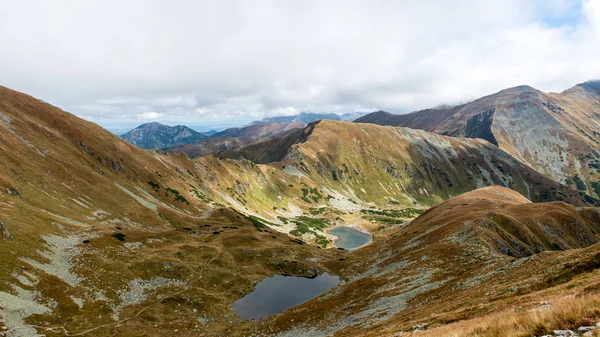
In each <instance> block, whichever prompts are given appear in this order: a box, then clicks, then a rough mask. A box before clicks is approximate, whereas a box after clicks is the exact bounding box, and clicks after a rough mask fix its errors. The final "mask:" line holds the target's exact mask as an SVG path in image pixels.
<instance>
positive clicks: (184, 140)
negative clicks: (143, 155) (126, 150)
mask: <svg viewBox="0 0 600 337" xmlns="http://www.w3.org/2000/svg"><path fill="white" fill-rule="evenodd" d="M121 138H123V139H125V140H126V141H128V142H129V143H131V144H133V145H136V146H139V147H141V148H144V149H164V148H170V147H173V146H177V145H184V144H189V143H194V142H197V141H201V140H202V139H205V138H207V136H206V135H204V134H202V133H200V132H197V131H195V130H193V129H191V128H189V127H187V126H185V125H175V126H168V125H164V124H160V123H158V122H151V123H144V124H141V125H139V126H138V127H136V128H135V129H133V130H131V131H129V132H126V133H124V134H123V135H121Z"/></svg>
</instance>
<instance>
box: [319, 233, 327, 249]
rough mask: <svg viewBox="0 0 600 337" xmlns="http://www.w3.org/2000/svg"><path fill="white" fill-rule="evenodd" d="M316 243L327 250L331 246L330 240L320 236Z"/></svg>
mask: <svg viewBox="0 0 600 337" xmlns="http://www.w3.org/2000/svg"><path fill="white" fill-rule="evenodd" d="M316 243H317V244H318V245H319V246H321V248H327V245H328V244H329V240H328V239H327V238H326V237H324V236H322V235H318V236H317V241H316Z"/></svg>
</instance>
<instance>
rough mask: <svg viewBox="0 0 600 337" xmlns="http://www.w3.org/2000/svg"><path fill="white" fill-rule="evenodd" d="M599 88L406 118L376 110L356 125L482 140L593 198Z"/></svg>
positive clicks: (513, 94) (503, 98) (521, 96)
mask: <svg viewBox="0 0 600 337" xmlns="http://www.w3.org/2000/svg"><path fill="white" fill-rule="evenodd" d="M599 87H600V81H589V82H585V83H582V84H579V85H576V86H575V87H573V88H571V89H568V90H565V91H564V92H562V93H544V92H541V91H539V90H536V89H534V88H531V87H529V86H519V87H515V88H510V89H506V90H502V91H500V92H498V93H495V94H492V95H489V96H486V97H482V98H480V99H477V100H475V101H473V102H470V103H467V104H464V105H459V106H455V107H448V108H440V109H428V110H423V111H417V112H413V113H410V114H405V115H392V114H389V113H386V112H383V111H379V112H375V113H372V114H370V115H367V116H364V117H362V118H359V119H357V120H356V122H360V123H374V124H378V125H393V126H406V127H410V128H416V129H422V130H426V131H430V132H435V133H439V134H443V135H450V136H456V137H469V138H482V139H485V140H487V141H489V142H490V143H492V144H495V145H497V146H499V147H500V148H501V149H502V150H504V151H506V152H508V153H510V154H511V155H513V156H514V157H515V158H517V159H519V160H520V161H522V162H524V163H526V164H528V165H530V166H531V167H533V168H534V169H536V170H537V171H539V172H541V173H543V174H545V175H546V176H547V177H549V178H552V179H554V180H556V181H558V182H560V183H563V184H568V185H570V186H572V187H573V188H576V189H578V190H580V191H582V192H584V193H586V194H588V195H590V196H594V197H598V196H600V194H599V193H600V185H599V184H598V178H597V176H598V174H599V173H600V172H599V171H598V166H600V154H599V153H600V152H599V151H600V133H599V132H598V130H600V90H599V89H598V88H599ZM534 130H535V132H534Z"/></svg>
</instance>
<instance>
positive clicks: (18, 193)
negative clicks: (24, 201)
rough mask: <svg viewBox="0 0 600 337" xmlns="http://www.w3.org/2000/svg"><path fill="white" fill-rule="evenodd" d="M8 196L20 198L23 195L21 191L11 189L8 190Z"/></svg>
mask: <svg viewBox="0 0 600 337" xmlns="http://www.w3.org/2000/svg"><path fill="white" fill-rule="evenodd" d="M7 191H8V194H10V195H12V196H13V197H20V196H21V193H20V192H19V190H17V188H16V187H9V188H8V189H7Z"/></svg>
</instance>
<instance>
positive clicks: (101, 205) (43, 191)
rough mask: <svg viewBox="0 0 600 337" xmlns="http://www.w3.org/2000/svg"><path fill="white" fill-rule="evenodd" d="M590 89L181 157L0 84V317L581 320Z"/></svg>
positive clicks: (286, 321)
mask: <svg viewBox="0 0 600 337" xmlns="http://www.w3.org/2000/svg"><path fill="white" fill-rule="evenodd" d="M597 88H598V87H597V82H586V83H584V84H580V85H578V86H575V87H574V88H571V89H569V90H566V91H565V92H563V93H560V94H547V93H542V92H540V91H537V90H535V89H532V88H529V87H517V88H512V89H507V90H504V91H501V92H499V93H497V94H494V95H490V96H487V97H484V98H481V99H479V100H476V101H474V102H471V103H468V104H465V105H461V106H459V107H454V108H443V109H437V110H425V111H423V112H417V113H412V114H409V115H400V116H396V115H391V114H387V113H383V112H378V113H374V114H371V115H367V116H365V117H363V118H360V119H359V120H358V122H357V123H353V122H348V121H339V120H317V121H311V122H310V123H305V122H300V123H297V124H294V123H267V124H255V125H250V126H246V127H244V128H238V129H231V130H226V131H224V132H222V133H220V135H219V133H218V134H215V135H213V136H212V137H210V138H207V139H212V138H214V139H219V138H221V139H234V138H235V139H243V138H244V137H257V138H256V139H253V140H252V141H248V142H247V143H243V142H240V144H238V145H239V147H237V148H234V149H231V148H229V147H228V146H226V147H225V148H223V147H219V145H214V146H215V147H214V148H213V149H211V152H212V154H206V155H203V156H201V157H198V158H191V156H190V155H187V154H185V153H178V152H170V151H159V150H145V149H142V148H141V147H139V146H135V145H132V144H130V143H128V142H126V141H125V140H124V139H121V138H119V137H117V136H115V135H113V134H112V133H110V132H108V131H107V130H104V129H102V128H101V127H99V126H97V125H96V124H93V123H90V122H87V121H85V120H83V119H80V118H78V117H76V116H74V115H72V114H70V113H68V112H65V111H63V110H62V109H60V108H57V107H54V106H51V105H49V104H47V103H45V102H43V101H41V100H38V99H36V98H34V97H31V96H28V95H26V94H23V93H20V92H16V91H13V90H11V89H8V88H5V87H0V252H1V253H2V254H1V255H0V334H4V335H6V336H11V337H12V336H36V335H47V336H64V335H67V336H87V335H89V336H133V335H140V336H156V335H164V336H168V335H180V336H198V335H206V336H253V335H254V336H279V337H284V336H398V335H401V334H406V335H411V334H417V333H418V334H419V335H420V336H457V335H459V336H532V335H533V336H541V335H549V334H555V333H554V330H565V329H572V330H577V329H578V328H579V327H582V326H589V325H594V324H595V322H597V321H598V320H600V313H598V312H597V310H595V309H594V308H597V305H598V304H599V303H600V292H599V291H598V289H599V288H598V284H599V283H598V268H599V267H600V262H599V261H600V243H599V241H600V208H599V206H600V201H599V200H598V193H597V192H594V186H596V185H595V183H596V184H597V183H598V179H597V178H596V176H597V172H596V171H595V169H596V168H595V167H594V165H595V163H596V162H597V159H598V157H597V153H595V152H594V151H596V149H597V146H598V142H597V140H598V135H597V134H596V133H594V132H595V131H597V130H598V128H597V123H598V113H599V110H598V107H599V105H600V98H599V96H600V95H599V93H598V90H597ZM435 111H437V112H438V113H435ZM395 123H398V125H392V124H395ZM377 124H382V125H377ZM401 124H402V125H401ZM405 124H406V125H405ZM409 124H410V125H409ZM152 128H156V129H157V130H161V129H163V128H161V127H160V126H158V125H154V126H153V125H150V126H149V129H152ZM180 132H181V133H182V135H183V134H186V133H187V130H185V129H181V130H180ZM190 134H192V133H190ZM165 135H167V136H166V137H167V138H169V137H170V136H169V135H171V133H170V131H165ZM192 135H193V134H192ZM228 137H230V138H228ZM258 138H260V139H261V140H262V141H258V142H257V139H258ZM139 139H140V140H142V139H144V141H148V142H150V143H152V142H154V144H158V143H160V141H159V140H158V139H154V138H153V137H150V138H147V137H140V138H139ZM179 139H181V137H180V138H179ZM170 141H171V140H169V142H170ZM201 141H206V139H204V140H201ZM217 143H218V142H217ZM247 144H249V145H247ZM157 147H160V146H157ZM215 149H216V150H215ZM557 158H559V159H557ZM560 158H563V160H561V159H560ZM576 177H579V178H576ZM584 187H585V188H584ZM348 225H352V228H358V229H360V230H362V231H366V232H369V233H370V237H371V240H372V242H370V243H369V244H368V245H365V246H363V247H361V248H359V249H356V250H346V249H342V248H341V247H338V246H337V244H338V243H337V241H336V237H334V236H333V235H332V234H330V233H328V230H330V229H331V228H334V227H339V226H348ZM325 273H327V274H330V275H335V276H336V277H338V278H339V280H340V282H339V284H338V285H337V286H335V287H333V288H332V289H331V290H329V291H327V292H325V293H324V294H322V295H319V296H316V297H314V298H310V299H307V300H306V301H304V302H302V301H301V304H299V305H296V306H293V307H291V308H288V309H287V310H285V311H282V312H280V313H278V314H275V315H272V316H269V317H268V318H265V319H263V320H256V321H253V320H240V316H239V315H238V314H237V313H236V312H235V311H234V309H233V307H232V306H233V304H234V302H236V301H237V300H239V299H241V298H243V297H244V296H245V295H247V294H249V293H251V292H253V291H254V290H255V288H258V287H259V286H258V284H259V282H262V281H263V280H265V279H266V278H268V277H271V276H274V275H285V276H288V277H289V276H296V277H306V278H309V279H315V278H316V277H317V276H319V275H323V274H325ZM299 292H300V291H298V293H299ZM299 303H300V302H299ZM582 334H583V333H582ZM555 335H556V334H555Z"/></svg>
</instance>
